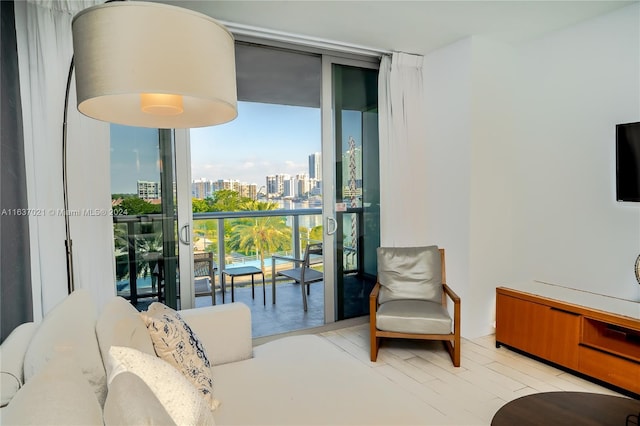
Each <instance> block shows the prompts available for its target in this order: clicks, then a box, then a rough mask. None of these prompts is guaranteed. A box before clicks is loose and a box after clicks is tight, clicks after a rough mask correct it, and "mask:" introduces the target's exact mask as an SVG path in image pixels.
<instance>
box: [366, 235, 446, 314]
mask: <svg viewBox="0 0 640 426" xmlns="http://www.w3.org/2000/svg"><path fill="white" fill-rule="evenodd" d="M377 253H378V281H379V282H380V284H381V286H382V287H381V289H380V293H379V296H378V301H379V302H380V303H385V302H387V301H389V300H403V299H416V300H428V301H432V302H441V301H442V264H441V261H440V251H439V250H438V247H437V246H427V247H378V249H377Z"/></svg>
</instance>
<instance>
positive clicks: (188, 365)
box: [140, 302, 219, 409]
mask: <svg viewBox="0 0 640 426" xmlns="http://www.w3.org/2000/svg"><path fill="white" fill-rule="evenodd" d="M140 315H141V316H142V319H143V320H144V321H145V323H146V324H147V329H148V331H149V335H150V336H151V341H152V342H153V347H154V349H155V351H156V354H158V356H159V357H160V358H162V359H163V360H165V361H166V362H168V363H169V364H171V365H173V366H174V367H175V368H176V369H178V371H180V372H181V373H182V374H183V375H184V376H185V377H186V378H187V379H189V381H191V383H193V385H194V386H195V387H196V388H197V389H198V390H199V391H200V392H201V393H202V395H203V396H204V398H205V399H206V400H207V401H208V402H209V404H210V406H211V409H215V408H216V407H217V406H218V405H219V402H218V401H217V400H215V399H214V397H213V374H212V371H211V363H210V362H209V359H208V358H207V354H206V352H205V350H204V346H202V343H201V342H200V340H199V339H198V336H196V334H195V333H194V332H193V330H191V327H189V325H188V324H187V323H186V322H185V321H184V320H183V319H182V318H181V317H180V315H179V314H178V313H177V312H176V311H175V310H173V309H171V308H169V307H168V306H166V305H164V304H162V303H158V302H155V303H152V304H151V305H149V309H148V310H147V312H141V313H140Z"/></svg>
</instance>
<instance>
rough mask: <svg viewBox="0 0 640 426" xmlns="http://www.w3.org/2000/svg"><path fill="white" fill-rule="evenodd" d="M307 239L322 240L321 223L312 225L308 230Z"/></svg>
mask: <svg viewBox="0 0 640 426" xmlns="http://www.w3.org/2000/svg"><path fill="white" fill-rule="evenodd" d="M309 240H310V241H313V242H319V243H321V242H322V225H318V226H314V227H313V228H311V232H309Z"/></svg>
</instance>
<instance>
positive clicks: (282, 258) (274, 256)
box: [271, 254, 304, 263]
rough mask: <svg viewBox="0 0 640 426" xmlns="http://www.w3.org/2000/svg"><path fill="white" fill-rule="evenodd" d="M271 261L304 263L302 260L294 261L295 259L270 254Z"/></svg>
mask: <svg viewBox="0 0 640 426" xmlns="http://www.w3.org/2000/svg"><path fill="white" fill-rule="evenodd" d="M271 259H280V260H288V261H290V262H295V263H302V262H304V259H296V258H295V257H287V256H278V255H277V254H272V255H271Z"/></svg>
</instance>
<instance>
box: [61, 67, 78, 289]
mask: <svg viewBox="0 0 640 426" xmlns="http://www.w3.org/2000/svg"><path fill="white" fill-rule="evenodd" d="M72 76H73V56H72V57H71V65H69V75H68V76H67V89H66V92H65V96H64V116H63V119H62V198H63V200H64V212H63V213H64V228H65V236H66V239H65V241H64V246H65V252H66V258H67V291H68V292H69V294H71V293H72V292H73V290H74V289H75V285H74V282H73V248H72V242H71V232H70V227H69V196H68V190H67V110H68V109H69V92H70V91H71V77H72Z"/></svg>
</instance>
